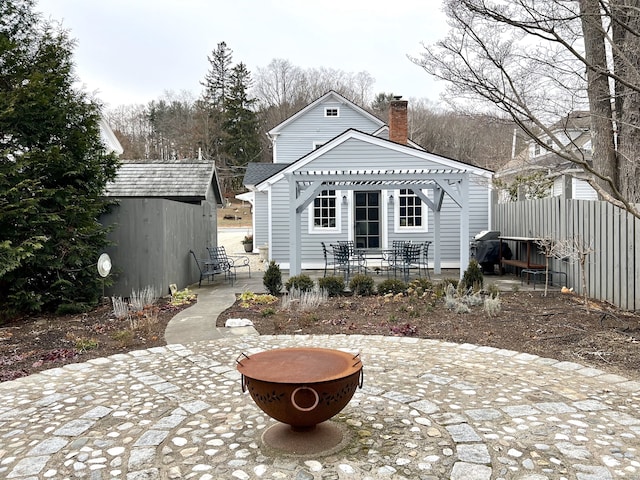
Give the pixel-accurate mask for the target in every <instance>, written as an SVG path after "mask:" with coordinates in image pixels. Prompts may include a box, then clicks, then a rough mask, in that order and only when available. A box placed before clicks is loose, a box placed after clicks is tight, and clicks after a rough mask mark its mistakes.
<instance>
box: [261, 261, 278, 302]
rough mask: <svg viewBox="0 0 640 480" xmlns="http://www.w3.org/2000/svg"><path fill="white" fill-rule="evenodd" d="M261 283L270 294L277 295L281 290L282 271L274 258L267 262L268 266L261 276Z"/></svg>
mask: <svg viewBox="0 0 640 480" xmlns="http://www.w3.org/2000/svg"><path fill="white" fill-rule="evenodd" d="M262 283H263V285H264V287H265V288H266V289H267V291H268V292H269V293H270V294H271V295H278V294H279V293H280V290H282V272H281V271H280V267H279V266H278V264H277V263H276V262H275V261H274V260H271V261H270V262H269V267H267V270H266V271H265V272H264V276H263V277H262Z"/></svg>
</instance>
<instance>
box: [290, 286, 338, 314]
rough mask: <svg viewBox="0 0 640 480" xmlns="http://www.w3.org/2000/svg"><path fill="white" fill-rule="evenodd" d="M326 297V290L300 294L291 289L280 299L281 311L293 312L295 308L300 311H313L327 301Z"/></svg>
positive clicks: (300, 292)
mask: <svg viewBox="0 0 640 480" xmlns="http://www.w3.org/2000/svg"><path fill="white" fill-rule="evenodd" d="M327 298H328V295H327V291H326V290H322V289H318V288H314V289H313V290H311V291H309V292H302V291H300V290H298V289H296V288H292V289H291V292H289V294H288V295H285V296H283V297H282V302H281V305H282V309H283V310H293V309H294V308H296V305H297V309H298V310H300V311H307V310H315V309H316V308H318V307H319V306H320V305H322V304H323V303H325V302H326V301H327Z"/></svg>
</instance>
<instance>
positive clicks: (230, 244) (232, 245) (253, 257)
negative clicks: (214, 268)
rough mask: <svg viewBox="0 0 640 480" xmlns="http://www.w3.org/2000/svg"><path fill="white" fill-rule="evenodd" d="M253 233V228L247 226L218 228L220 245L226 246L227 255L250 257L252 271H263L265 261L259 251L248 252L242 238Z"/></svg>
mask: <svg viewBox="0 0 640 480" xmlns="http://www.w3.org/2000/svg"><path fill="white" fill-rule="evenodd" d="M248 233H251V229H246V228H220V229H218V245H220V246H221V247H224V249H225V250H226V251H227V255H242V256H247V257H249V262H250V263H251V271H252V272H254V271H255V272H263V271H264V269H265V265H264V262H263V261H262V260H261V259H260V254H258V253H246V252H245V251H244V245H243V244H242V239H243V238H244V236H245V235H247V234H248Z"/></svg>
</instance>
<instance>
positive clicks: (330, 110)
mask: <svg viewBox="0 0 640 480" xmlns="http://www.w3.org/2000/svg"><path fill="white" fill-rule="evenodd" d="M324 116H325V117H339V116H340V109H339V108H338V107H325V109H324Z"/></svg>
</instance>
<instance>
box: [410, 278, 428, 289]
mask: <svg viewBox="0 0 640 480" xmlns="http://www.w3.org/2000/svg"><path fill="white" fill-rule="evenodd" d="M409 286H410V287H412V288H414V289H416V290H417V289H419V288H421V289H422V290H433V282H432V281H431V280H429V279H428V278H416V279H414V280H411V282H410V283H409Z"/></svg>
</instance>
